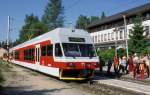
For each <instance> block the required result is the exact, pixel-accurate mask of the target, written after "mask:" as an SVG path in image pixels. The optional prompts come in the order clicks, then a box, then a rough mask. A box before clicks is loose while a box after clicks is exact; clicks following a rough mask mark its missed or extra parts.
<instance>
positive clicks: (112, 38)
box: [111, 32, 114, 40]
mask: <svg viewBox="0 0 150 95" xmlns="http://www.w3.org/2000/svg"><path fill="white" fill-rule="evenodd" d="M111 40H114V32H112V33H111Z"/></svg>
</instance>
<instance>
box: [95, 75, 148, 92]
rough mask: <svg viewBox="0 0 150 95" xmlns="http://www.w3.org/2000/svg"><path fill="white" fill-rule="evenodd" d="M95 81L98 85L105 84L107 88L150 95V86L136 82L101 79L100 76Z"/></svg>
mask: <svg viewBox="0 0 150 95" xmlns="http://www.w3.org/2000/svg"><path fill="white" fill-rule="evenodd" d="M93 81H94V82H96V83H98V84H105V85H107V86H112V87H116V88H121V89H125V90H129V91H133V92H136V93H141V94H144V95H145V94H146V95H150V86H149V85H144V84H139V83H134V82H129V81H123V80H119V79H111V78H106V77H99V76H95V79H94V80H93Z"/></svg>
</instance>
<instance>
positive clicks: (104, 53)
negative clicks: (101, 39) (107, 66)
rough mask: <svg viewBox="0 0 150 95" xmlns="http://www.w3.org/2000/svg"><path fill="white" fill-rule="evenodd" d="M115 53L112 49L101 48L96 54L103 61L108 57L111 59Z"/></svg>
mask: <svg viewBox="0 0 150 95" xmlns="http://www.w3.org/2000/svg"><path fill="white" fill-rule="evenodd" d="M114 54H115V50H114V49H101V50H98V51H97V55H98V56H100V57H101V59H103V60H104V61H105V62H106V61H107V60H108V59H113V58H114Z"/></svg>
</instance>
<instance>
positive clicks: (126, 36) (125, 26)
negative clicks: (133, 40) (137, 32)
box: [122, 14, 129, 58]
mask: <svg viewBox="0 0 150 95" xmlns="http://www.w3.org/2000/svg"><path fill="white" fill-rule="evenodd" d="M122 16H123V20H124V32H125V42H126V53H127V58H128V57H129V51H128V33H127V22H126V15H125V14H123V15H122Z"/></svg>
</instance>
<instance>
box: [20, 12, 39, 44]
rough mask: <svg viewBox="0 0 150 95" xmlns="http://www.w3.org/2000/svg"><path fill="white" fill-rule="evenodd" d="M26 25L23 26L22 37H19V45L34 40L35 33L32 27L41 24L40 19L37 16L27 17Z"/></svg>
mask: <svg viewBox="0 0 150 95" xmlns="http://www.w3.org/2000/svg"><path fill="white" fill-rule="evenodd" d="M24 21H25V24H24V25H23V27H22V29H21V30H20V35H19V39H18V40H19V43H23V42H25V41H27V40H30V39H31V38H33V35H34V33H33V32H32V31H31V29H32V27H31V26H32V25H33V24H35V23H37V22H39V19H38V17H37V16H34V15H33V14H31V15H26V18H25V20H24Z"/></svg>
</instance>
